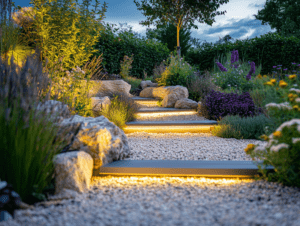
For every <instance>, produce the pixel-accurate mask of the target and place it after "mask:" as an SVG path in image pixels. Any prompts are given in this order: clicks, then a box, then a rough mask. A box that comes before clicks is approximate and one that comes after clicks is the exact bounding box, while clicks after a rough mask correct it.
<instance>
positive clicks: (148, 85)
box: [140, 80, 158, 89]
mask: <svg viewBox="0 0 300 226" xmlns="http://www.w3.org/2000/svg"><path fill="white" fill-rule="evenodd" d="M140 85H141V87H142V89H145V88H147V87H157V86H158V84H157V83H152V82H151V81H150V80H146V81H141V84H140Z"/></svg>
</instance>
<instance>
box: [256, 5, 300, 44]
mask: <svg viewBox="0 0 300 226" xmlns="http://www.w3.org/2000/svg"><path fill="white" fill-rule="evenodd" d="M299 10H300V6H299V1H292V2H291V1H287V0H279V1H277V0H276V1H274V0H270V1H267V2H266V4H265V7H264V8H263V9H262V10H258V14H257V15H253V16H254V17H255V19H257V20H261V21H262V24H263V25H264V24H265V23H268V24H269V25H270V26H271V29H274V28H276V30H277V33H278V34H279V35H281V36H285V37H290V36H295V37H298V38H300V26H299V23H300V20H299V18H298V13H297V12H299Z"/></svg>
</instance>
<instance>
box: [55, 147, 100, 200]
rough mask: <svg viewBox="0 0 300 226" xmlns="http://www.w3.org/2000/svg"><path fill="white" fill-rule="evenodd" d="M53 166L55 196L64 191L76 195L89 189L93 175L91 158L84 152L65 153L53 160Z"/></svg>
mask: <svg viewBox="0 0 300 226" xmlns="http://www.w3.org/2000/svg"><path fill="white" fill-rule="evenodd" d="M53 163H54V165H55V174H56V177H55V194H59V193H62V192H63V191H64V189H71V190H73V191H76V192H78V193H83V192H86V191H87V189H89V188H90V183H91V178H92V174H93V165H94V164H93V158H92V157H91V156H90V155H89V154H88V153H86V152H84V151H75V152H66V153H61V154H58V155H56V156H55V157H54V158H53Z"/></svg>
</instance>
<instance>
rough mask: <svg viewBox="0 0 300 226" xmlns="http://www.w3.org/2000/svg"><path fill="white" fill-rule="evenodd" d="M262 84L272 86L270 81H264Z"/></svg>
mask: <svg viewBox="0 0 300 226" xmlns="http://www.w3.org/2000/svg"><path fill="white" fill-rule="evenodd" d="M264 85H269V86H274V84H273V83H272V82H265V83H264Z"/></svg>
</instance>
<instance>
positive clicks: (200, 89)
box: [187, 71, 221, 102]
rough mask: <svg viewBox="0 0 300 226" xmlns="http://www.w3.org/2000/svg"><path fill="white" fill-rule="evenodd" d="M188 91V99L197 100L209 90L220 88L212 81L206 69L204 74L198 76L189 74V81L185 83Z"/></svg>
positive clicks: (218, 89)
mask: <svg viewBox="0 0 300 226" xmlns="http://www.w3.org/2000/svg"><path fill="white" fill-rule="evenodd" d="M187 89H188V91H189V99H192V100H194V101H197V102H198V101H199V100H200V98H204V97H205V96H206V95H207V94H208V93H209V92H210V91H211V90H215V91H221V89H220V88H219V87H218V86H216V85H215V84H214V83H213V82H212V78H211V77H210V75H209V73H208V72H207V71H206V72H205V74H204V75H202V76H201V77H198V76H196V75H194V74H193V75H191V82H189V83H188V84H187Z"/></svg>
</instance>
